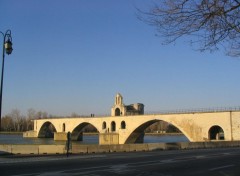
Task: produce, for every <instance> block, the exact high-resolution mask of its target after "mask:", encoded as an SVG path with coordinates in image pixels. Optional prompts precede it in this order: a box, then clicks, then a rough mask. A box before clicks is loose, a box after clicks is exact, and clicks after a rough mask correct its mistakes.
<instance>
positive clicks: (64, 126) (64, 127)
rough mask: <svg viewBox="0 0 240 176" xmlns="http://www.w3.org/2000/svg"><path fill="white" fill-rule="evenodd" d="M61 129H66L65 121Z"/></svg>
mask: <svg viewBox="0 0 240 176" xmlns="http://www.w3.org/2000/svg"><path fill="white" fill-rule="evenodd" d="M62 131H63V132H65V131H66V125H65V123H63V126H62Z"/></svg>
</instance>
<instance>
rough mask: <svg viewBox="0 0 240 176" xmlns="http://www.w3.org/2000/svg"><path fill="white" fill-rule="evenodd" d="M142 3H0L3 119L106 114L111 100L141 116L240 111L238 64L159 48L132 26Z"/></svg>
mask: <svg viewBox="0 0 240 176" xmlns="http://www.w3.org/2000/svg"><path fill="white" fill-rule="evenodd" d="M150 3H151V1H149V0H119V1H114V0H101V1H100V0H21V1H20V0H1V1H0V31H2V32H5V31H6V30H7V29H11V30H12V38H13V49H14V50H13V53H12V54H11V55H10V56H6V61H5V72H4V89H3V115H4V114H6V113H9V112H10V111H11V110H12V109H15V108H17V109H19V110H20V111H21V112H22V113H23V114H24V113H26V112H27V110H28V109H30V108H33V109H35V110H37V111H46V112H48V113H49V114H52V115H61V116H64V115H70V114H71V113H73V112H75V113H78V114H87V115H88V114H91V113H94V114H96V115H97V114H110V108H111V107H112V105H113V103H114V96H115V95H116V93H118V92H119V93H121V94H122V95H123V98H124V103H125V104H131V103H143V104H145V111H163V110H175V109H192V108H208V107H209V108H211V107H232V106H239V105H240V94H239V90H240V89H239V88H240V81H239V76H240V60H239V59H238V58H231V57H228V56H226V55H225V52H224V51H223V50H220V51H217V52H214V53H209V52H205V53H201V52H198V51H195V50H194V49H193V48H192V47H191V46H190V45H189V44H188V43H187V42H186V41H187V39H184V38H183V39H181V40H179V41H178V42H177V43H176V44H172V45H167V46H165V45H162V44H161V43H162V40H161V38H159V37H156V36H155V32H156V31H155V29H154V27H152V26H148V25H146V24H145V23H143V22H142V21H139V20H138V19H137V16H136V7H140V8H143V9H144V8H148V7H149V6H150V5H151V4H150ZM1 40H2V38H1ZM1 54H2V53H1Z"/></svg>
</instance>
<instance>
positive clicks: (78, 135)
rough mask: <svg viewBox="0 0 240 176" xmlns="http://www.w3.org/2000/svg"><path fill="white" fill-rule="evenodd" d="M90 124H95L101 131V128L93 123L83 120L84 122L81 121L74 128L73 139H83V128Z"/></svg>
mask: <svg viewBox="0 0 240 176" xmlns="http://www.w3.org/2000/svg"><path fill="white" fill-rule="evenodd" d="M88 125H91V126H93V127H94V128H95V129H96V130H97V131H98V132H99V130H98V129H97V128H96V127H95V126H94V125H93V124H91V123H88V122H83V123H80V124H79V125H77V126H76V127H75V128H74V129H73V131H72V134H71V140H73V141H82V140H83V130H84V128H85V127H86V126H88Z"/></svg>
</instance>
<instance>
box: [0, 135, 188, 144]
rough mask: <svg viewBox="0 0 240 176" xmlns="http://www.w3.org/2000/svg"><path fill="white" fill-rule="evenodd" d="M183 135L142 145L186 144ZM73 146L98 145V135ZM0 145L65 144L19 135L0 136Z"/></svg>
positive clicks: (147, 138)
mask: <svg viewBox="0 0 240 176" xmlns="http://www.w3.org/2000/svg"><path fill="white" fill-rule="evenodd" d="M188 141H189V140H188V139H187V138H186V137H185V136H184V135H154V136H151V135H145V136H144V143H161V142H162V143H167V142H188ZM72 143H73V144H98V135H84V136H83V141H73V142H72ZM0 144H65V141H54V140H53V139H51V138H23V137H22V135H21V134H17V135H16V134H14V135H13V134H0Z"/></svg>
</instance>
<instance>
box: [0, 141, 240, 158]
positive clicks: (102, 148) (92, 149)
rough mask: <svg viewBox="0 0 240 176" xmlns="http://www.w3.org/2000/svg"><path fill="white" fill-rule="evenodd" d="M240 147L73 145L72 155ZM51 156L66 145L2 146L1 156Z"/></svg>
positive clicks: (233, 143)
mask: <svg viewBox="0 0 240 176" xmlns="http://www.w3.org/2000/svg"><path fill="white" fill-rule="evenodd" d="M224 147H240V141H211V142H178V143H148V144H119V145H97V144H92V145H72V148H71V149H70V153H72V154H89V153H109V152H138V151H153V150H185V149H204V148H224ZM4 154H6V155H7V154H14V155H20V154H22V155H49V154H51V155H52V154H66V149H65V145H29V144H26V145H16V144H14V145H7V144H2V145H0V155H4Z"/></svg>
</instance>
